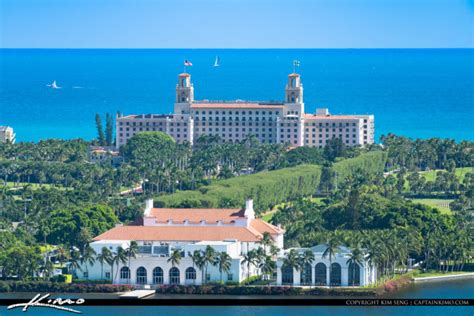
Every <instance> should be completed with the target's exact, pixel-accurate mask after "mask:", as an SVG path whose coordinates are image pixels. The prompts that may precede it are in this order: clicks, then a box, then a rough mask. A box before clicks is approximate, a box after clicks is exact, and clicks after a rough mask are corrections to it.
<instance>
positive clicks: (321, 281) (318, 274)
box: [314, 262, 327, 285]
mask: <svg viewBox="0 0 474 316" xmlns="http://www.w3.org/2000/svg"><path fill="white" fill-rule="evenodd" d="M326 269H327V267H326V265H325V264H324V263H322V262H320V263H318V264H317V265H316V267H315V268H314V276H315V280H314V284H316V285H326V283H327V280H326Z"/></svg>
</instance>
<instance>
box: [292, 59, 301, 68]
mask: <svg viewBox="0 0 474 316" xmlns="http://www.w3.org/2000/svg"><path fill="white" fill-rule="evenodd" d="M300 64H301V63H300V61H299V60H296V59H295V60H293V66H295V67H299V66H300Z"/></svg>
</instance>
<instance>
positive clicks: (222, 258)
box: [216, 251, 232, 283]
mask: <svg viewBox="0 0 474 316" xmlns="http://www.w3.org/2000/svg"><path fill="white" fill-rule="evenodd" d="M216 262H217V266H218V267H219V272H220V274H221V283H222V273H223V272H225V273H227V272H229V271H230V267H231V263H232V262H231V258H230V256H229V254H228V253H227V252H224V251H222V252H219V254H218V255H217V256H216Z"/></svg>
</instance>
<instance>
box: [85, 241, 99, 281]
mask: <svg viewBox="0 0 474 316" xmlns="http://www.w3.org/2000/svg"><path fill="white" fill-rule="evenodd" d="M96 255H97V254H96V252H95V250H94V248H92V247H91V246H90V245H87V246H86V247H85V249H84V253H83V254H82V258H81V264H82V265H85V268H86V272H87V275H89V266H92V265H93V264H94V263H95V258H96Z"/></svg>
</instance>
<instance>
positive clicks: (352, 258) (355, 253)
mask: <svg viewBox="0 0 474 316" xmlns="http://www.w3.org/2000/svg"><path fill="white" fill-rule="evenodd" d="M363 260H364V254H363V252H362V250H361V249H360V248H359V246H356V247H355V248H354V249H352V252H351V254H350V255H349V259H348V260H347V262H346V264H348V265H349V266H350V265H351V264H352V265H353V269H352V283H354V282H355V271H356V269H355V265H356V264H357V265H362V261H363ZM349 285H350V284H349ZM352 285H354V284H352Z"/></svg>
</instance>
